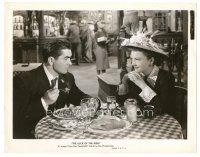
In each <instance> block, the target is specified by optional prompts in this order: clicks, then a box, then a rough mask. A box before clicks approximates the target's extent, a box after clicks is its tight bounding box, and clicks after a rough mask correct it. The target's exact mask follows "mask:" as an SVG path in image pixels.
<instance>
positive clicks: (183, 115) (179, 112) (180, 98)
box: [174, 86, 187, 139]
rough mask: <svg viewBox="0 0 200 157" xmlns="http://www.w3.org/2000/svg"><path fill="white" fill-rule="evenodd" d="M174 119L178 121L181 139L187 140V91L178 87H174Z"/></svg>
mask: <svg viewBox="0 0 200 157" xmlns="http://www.w3.org/2000/svg"><path fill="white" fill-rule="evenodd" d="M175 94H176V98H175V108H174V109H175V111H176V113H175V115H174V116H175V118H176V119H177V120H178V121H179V123H180V125H181V127H182V132H183V138H184V139H187V89H186V88H184V87H180V86H175Z"/></svg>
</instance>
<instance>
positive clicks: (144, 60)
mask: <svg viewBox="0 0 200 157" xmlns="http://www.w3.org/2000/svg"><path fill="white" fill-rule="evenodd" d="M122 46H124V47H125V48H130V49H131V55H130V58H131V61H132V66H133V68H134V70H133V71H131V72H129V73H128V74H126V75H124V77H123V79H122V84H121V85H119V91H118V94H119V95H121V96H119V97H120V98H121V99H122V98H123V100H121V101H122V102H123V101H124V100H125V99H126V98H135V99H136V100H137V101H138V105H139V106H140V108H141V109H143V107H144V106H145V105H151V106H153V107H154V114H162V113H168V114H172V115H173V109H174V106H173V104H174V83H175V79H174V76H173V75H172V74H171V73H170V72H168V71H165V70H162V69H159V67H158V66H159V64H160V61H161V58H166V57H167V53H166V52H164V51H163V50H162V49H160V48H159V47H158V45H157V44H156V43H155V42H153V41H152V40H151V39H148V38H146V37H144V36H133V37H132V38H131V39H129V40H125V41H124V42H123V43H122ZM122 95H123V96H122Z"/></svg>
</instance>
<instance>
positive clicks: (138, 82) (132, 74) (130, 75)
mask: <svg viewBox="0 0 200 157" xmlns="http://www.w3.org/2000/svg"><path fill="white" fill-rule="evenodd" d="M128 78H129V79H130V80H131V81H132V82H134V83H135V84H136V85H137V86H138V87H140V88H141V89H144V88H145V87H146V86H147V84H146V83H145V82H144V80H143V78H142V76H141V75H140V74H139V73H137V72H135V71H132V72H130V73H128Z"/></svg>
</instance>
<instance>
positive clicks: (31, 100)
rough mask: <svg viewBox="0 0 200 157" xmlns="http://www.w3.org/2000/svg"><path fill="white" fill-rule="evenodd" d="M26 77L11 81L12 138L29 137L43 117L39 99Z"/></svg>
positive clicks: (22, 76)
mask: <svg viewBox="0 0 200 157" xmlns="http://www.w3.org/2000/svg"><path fill="white" fill-rule="evenodd" d="M27 79H28V76H27V75H19V76H15V77H14V79H13V137H14V138H23V137H26V136H29V134H30V132H31V131H32V130H34V128H35V125H36V124H37V122H38V121H39V120H40V119H41V118H42V117H44V116H45V111H44V109H43V106H42V103H41V97H40V96H39V95H37V94H34V90H33V88H31V87H30V83H31V82H29V81H28V80H27Z"/></svg>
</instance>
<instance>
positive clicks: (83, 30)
mask: <svg viewBox="0 0 200 157" xmlns="http://www.w3.org/2000/svg"><path fill="white" fill-rule="evenodd" d="M80 38H81V46H82V60H83V61H84V62H86V63H91V62H92V36H91V30H90V28H89V25H88V24H87V23H86V21H85V20H81V23H80Z"/></svg>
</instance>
